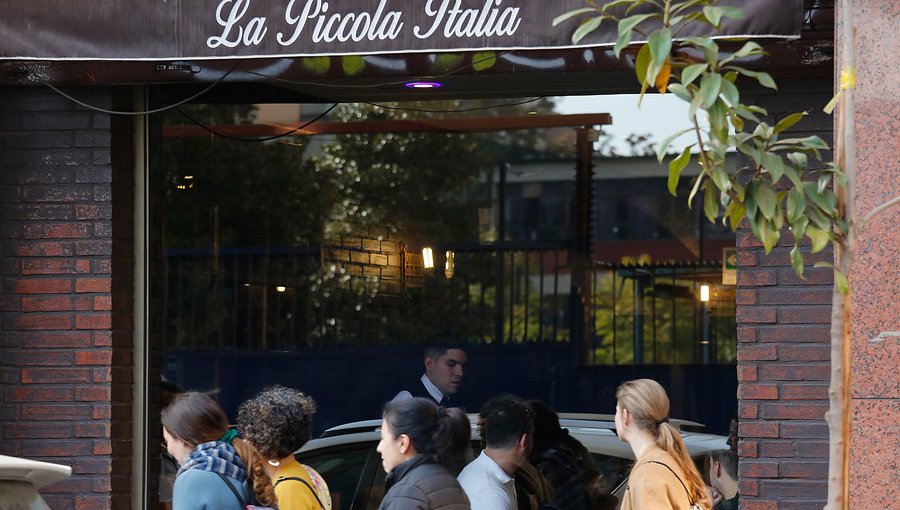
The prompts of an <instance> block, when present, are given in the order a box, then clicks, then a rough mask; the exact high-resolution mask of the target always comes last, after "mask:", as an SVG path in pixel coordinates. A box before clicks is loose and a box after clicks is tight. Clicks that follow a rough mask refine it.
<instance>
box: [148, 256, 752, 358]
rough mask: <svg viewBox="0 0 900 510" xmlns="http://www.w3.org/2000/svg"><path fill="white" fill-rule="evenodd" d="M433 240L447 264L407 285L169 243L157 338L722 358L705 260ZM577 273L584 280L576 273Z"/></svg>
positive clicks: (724, 342) (310, 263)
mask: <svg viewBox="0 0 900 510" xmlns="http://www.w3.org/2000/svg"><path fill="white" fill-rule="evenodd" d="M436 249H439V250H438V251H439V252H440V253H445V252H446V251H452V252H453V257H452V259H453V265H452V267H449V268H448V267H445V266H444V265H443V262H444V261H443V260H442V261H440V262H441V263H440V264H436V267H435V268H434V269H431V270H425V271H424V272H423V273H422V277H421V278H418V279H417V281H416V283H415V284H414V285H412V284H410V285H406V284H405V282H401V283H404V284H403V285H401V286H400V289H401V291H400V292H397V291H396V290H390V291H388V287H387V286H386V285H384V284H383V282H380V281H379V279H378V278H377V277H372V276H364V275H363V276H350V275H348V274H345V273H344V272H342V270H341V268H340V267H339V265H335V264H331V263H329V262H328V261H326V260H325V259H324V255H323V254H325V253H327V251H328V249H327V248H326V249H324V250H323V249H319V248H313V249H269V250H253V249H234V250H223V251H221V252H218V253H213V252H211V251H209V250H173V251H170V252H169V253H168V254H167V257H166V264H165V266H164V268H163V277H162V280H163V281H165V292H164V300H163V301H164V305H163V321H164V328H163V331H164V345H165V346H166V348H167V349H178V350H208V349H212V350H243V349H248V350H254V351H298V350H308V349H333V348H340V347H360V348H368V347H378V346H382V347H387V346H407V345H425V344H429V343H458V344H469V345H493V346H497V347H500V346H503V345H517V344H534V343H551V344H571V345H573V347H574V346H575V345H576V344H579V345H580V346H581V347H582V349H581V350H580V352H581V353H582V354H581V355H580V357H579V362H581V363H583V364H593V365H622V364H679V363H698V362H701V361H706V362H710V363H733V362H734V356H735V354H734V351H735V329H736V328H735V324H734V308H735V307H734V292H733V290H730V288H728V287H723V286H716V285H715V279H716V277H717V274H718V273H717V268H716V267H711V266H706V265H697V264H691V265H686V264H681V265H642V266H635V265H610V264H592V265H588V266H587V267H582V268H577V267H575V266H574V265H573V264H572V253H571V251H570V249H569V243H565V242H560V243H540V244H536V243H519V242H499V243H491V244H485V245H478V244H471V245H453V246H449V245H448V246H440V247H436ZM585 275H586V276H585ZM585 278H587V281H590V289H589V291H587V290H586V289H582V287H581V286H579V285H577V283H578V282H579V281H581V282H583V281H586V280H585ZM704 283H705V284H708V285H713V286H714V289H717V290H714V292H713V294H714V299H713V300H712V301H711V303H707V304H704V303H701V302H700V301H699V300H698V298H697V295H698V289H699V286H700V285H701V284H704ZM391 289H396V286H392V287H391ZM585 317H586V319H585ZM585 322H587V324H585ZM585 328H586V329H585ZM585 331H586V333H585ZM704 342H707V343H704Z"/></svg>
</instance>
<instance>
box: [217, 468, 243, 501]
mask: <svg viewBox="0 0 900 510" xmlns="http://www.w3.org/2000/svg"><path fill="white" fill-rule="evenodd" d="M216 474H217V475H219V478H221V479H222V481H223V482H225V485H227V486H228V488H229V489H231V493H232V494H234V497H236V498H237V500H238V503H240V504H241V508H245V507H246V506H247V502H246V501H244V498H242V497H241V495H240V494H239V493H238V491H237V489H235V488H234V485H231V482H229V481H228V478H227V477H226V476H225V475H223V474H222V473H216Z"/></svg>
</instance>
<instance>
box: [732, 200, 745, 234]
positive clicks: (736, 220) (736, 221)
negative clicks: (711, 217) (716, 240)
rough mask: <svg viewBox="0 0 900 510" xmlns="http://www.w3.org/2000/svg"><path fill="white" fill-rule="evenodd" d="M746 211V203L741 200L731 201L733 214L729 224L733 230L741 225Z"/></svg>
mask: <svg viewBox="0 0 900 510" xmlns="http://www.w3.org/2000/svg"><path fill="white" fill-rule="evenodd" d="M745 212H746V210H745V209H744V204H742V203H740V202H732V203H731V215H730V216H729V225H728V226H730V227H731V231H732V232H734V231H735V230H737V228H738V226H740V224H741V220H742V219H744V213H745Z"/></svg>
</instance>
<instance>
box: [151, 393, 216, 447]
mask: <svg viewBox="0 0 900 510" xmlns="http://www.w3.org/2000/svg"><path fill="white" fill-rule="evenodd" d="M161 421H162V425H163V427H165V428H166V430H168V431H169V434H172V436H174V437H176V438H177V439H180V440H182V441H184V442H185V443H187V444H188V445H189V446H192V447H193V446H197V445H198V444H201V443H205V442H207V441H215V440H217V439H219V438H220V437H222V434H224V433H225V432H226V431H228V416H226V415H225V411H223V410H222V406H220V405H219V404H218V402H216V401H215V400H213V399H212V397H210V396H209V395H207V394H206V393H201V392H198V391H189V392H186V393H181V394H179V395H176V396H175V398H174V399H172V403H171V404H169V405H168V406H167V407H166V408H165V409H163V411H162V417H161Z"/></svg>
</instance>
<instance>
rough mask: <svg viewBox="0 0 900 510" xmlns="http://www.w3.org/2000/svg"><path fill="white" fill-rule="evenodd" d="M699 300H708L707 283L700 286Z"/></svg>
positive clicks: (705, 301)
mask: <svg viewBox="0 0 900 510" xmlns="http://www.w3.org/2000/svg"><path fill="white" fill-rule="evenodd" d="M700 301H702V302H704V303H707V302H709V285H701V286H700Z"/></svg>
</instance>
